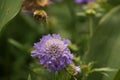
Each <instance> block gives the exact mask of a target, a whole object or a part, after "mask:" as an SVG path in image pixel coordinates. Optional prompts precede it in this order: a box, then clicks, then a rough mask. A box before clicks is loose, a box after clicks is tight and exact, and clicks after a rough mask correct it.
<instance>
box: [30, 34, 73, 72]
mask: <svg viewBox="0 0 120 80" xmlns="http://www.w3.org/2000/svg"><path fill="white" fill-rule="evenodd" d="M69 43H70V41H69V40H65V39H61V37H60V35H56V34H52V35H50V34H49V35H46V36H43V37H42V39H41V40H40V41H39V42H37V43H35V44H34V50H33V51H32V52H31V53H32V54H31V56H32V57H33V58H35V57H38V58H39V63H40V64H42V65H43V66H44V67H46V68H47V69H49V70H50V71H51V72H55V71H58V70H61V69H63V68H66V65H68V64H73V61H72V60H73V54H71V52H70V50H69V49H68V44H69Z"/></svg>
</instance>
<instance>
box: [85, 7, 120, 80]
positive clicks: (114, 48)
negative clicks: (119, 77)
mask: <svg viewBox="0 0 120 80" xmlns="http://www.w3.org/2000/svg"><path fill="white" fill-rule="evenodd" d="M89 46H90V49H89V52H88V54H86V56H85V61H86V62H87V63H89V62H91V61H95V62H96V64H95V66H94V67H97V68H99V67H100V68H101V67H109V68H114V69H118V68H120V58H119V57H120V6H117V7H116V8H113V9H112V10H111V11H110V12H109V13H108V14H106V15H105V16H104V17H103V18H102V19H101V21H100V23H99V25H98V28H97V30H96V31H95V33H94V35H93V37H92V38H91V41H90V45H89ZM115 73H116V72H109V76H110V77H109V78H103V79H102V76H99V75H92V76H91V78H90V79H89V80H112V79H113V77H114V76H115Z"/></svg>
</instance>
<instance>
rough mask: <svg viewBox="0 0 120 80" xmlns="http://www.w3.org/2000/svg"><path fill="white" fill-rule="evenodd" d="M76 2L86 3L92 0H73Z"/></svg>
mask: <svg viewBox="0 0 120 80" xmlns="http://www.w3.org/2000/svg"><path fill="white" fill-rule="evenodd" d="M75 2H76V3H77V4H87V3H90V2H93V0H75Z"/></svg>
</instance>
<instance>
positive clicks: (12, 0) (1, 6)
mask: <svg viewBox="0 0 120 80" xmlns="http://www.w3.org/2000/svg"><path fill="white" fill-rule="evenodd" d="M22 1H23V0H0V32H1V31H2V29H3V27H4V26H5V24H7V23H8V22H9V21H10V20H11V19H13V18H14V17H15V16H16V15H17V13H18V12H19V10H20V8H21V5H22Z"/></svg>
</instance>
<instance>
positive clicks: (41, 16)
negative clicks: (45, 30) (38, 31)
mask: <svg viewBox="0 0 120 80" xmlns="http://www.w3.org/2000/svg"><path fill="white" fill-rule="evenodd" d="M33 17H34V18H35V19H36V20H37V21H44V22H46V21H47V13H46V12H45V11H44V10H35V11H34V12H33Z"/></svg>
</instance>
